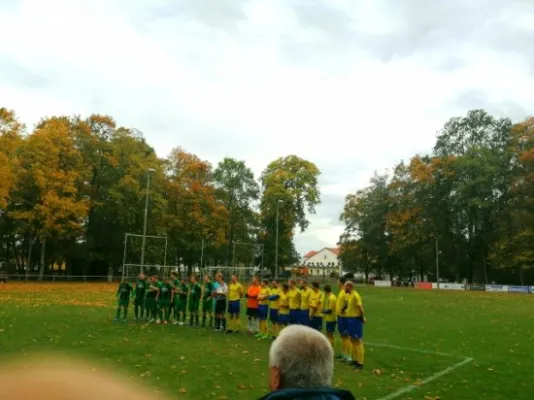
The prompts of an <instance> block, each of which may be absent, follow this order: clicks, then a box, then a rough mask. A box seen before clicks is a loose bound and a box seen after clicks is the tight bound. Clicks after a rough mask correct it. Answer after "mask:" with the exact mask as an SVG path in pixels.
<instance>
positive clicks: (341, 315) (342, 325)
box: [336, 276, 352, 362]
mask: <svg viewBox="0 0 534 400" xmlns="http://www.w3.org/2000/svg"><path fill="white" fill-rule="evenodd" d="M345 282H347V278H345V277H343V276H342V277H340V278H339V294H338V296H337V303H336V315H337V330H338V332H339V335H340V336H341V354H340V355H338V356H337V358H340V359H342V360H345V361H348V362H350V361H352V360H351V358H350V356H351V345H350V339H349V334H348V332H347V301H346V293H345Z"/></svg>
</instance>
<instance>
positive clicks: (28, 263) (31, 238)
mask: <svg viewBox="0 0 534 400" xmlns="http://www.w3.org/2000/svg"><path fill="white" fill-rule="evenodd" d="M33 241H34V239H33V237H32V236H30V243H29V245H28V261H27V263H26V280H28V276H29V274H30V268H31V265H32V249H33Z"/></svg>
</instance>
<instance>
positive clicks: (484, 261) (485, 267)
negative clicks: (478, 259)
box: [482, 256, 488, 285]
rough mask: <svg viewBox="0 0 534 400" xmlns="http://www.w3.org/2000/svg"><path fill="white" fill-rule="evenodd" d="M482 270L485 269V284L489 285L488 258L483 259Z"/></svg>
mask: <svg viewBox="0 0 534 400" xmlns="http://www.w3.org/2000/svg"><path fill="white" fill-rule="evenodd" d="M482 268H483V269H484V271H483V272H484V283H485V284H486V285H487V284H488V265H487V263H486V257H485V256H484V257H482Z"/></svg>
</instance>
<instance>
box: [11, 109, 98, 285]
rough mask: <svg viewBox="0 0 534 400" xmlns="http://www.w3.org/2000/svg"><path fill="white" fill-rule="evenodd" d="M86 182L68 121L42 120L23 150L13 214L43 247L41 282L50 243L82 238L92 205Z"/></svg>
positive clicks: (84, 169) (63, 119)
mask: <svg viewBox="0 0 534 400" xmlns="http://www.w3.org/2000/svg"><path fill="white" fill-rule="evenodd" d="M86 178H87V168H86V165H85V164H84V162H83V157H82V155H81V152H80V151H79V149H78V148H76V146H75V137H74V135H73V132H72V130H71V129H70V124H69V121H68V120H67V119H66V118H49V119H45V120H43V121H41V122H40V123H39V125H38V126H37V128H36V130H35V131H34V132H33V133H32V134H31V135H30V136H29V137H28V138H27V139H26V141H25V142H24V145H23V146H22V148H21V149H20V169H19V176H18V181H19V186H18V189H17V191H16V193H15V194H14V202H15V203H16V206H14V207H13V210H12V211H11V215H12V217H13V218H14V219H16V220H18V221H20V222H22V223H23V224H24V225H25V226H26V229H27V231H28V232H30V233H31V234H35V235H36V236H37V237H38V238H39V240H40V242H41V261H40V271H39V275H40V277H41V278H42V276H43V274H44V270H45V263H46V259H45V248H46V243H47V241H50V240H56V241H59V242H62V241H72V240H73V239H74V238H76V237H78V236H80V235H82V234H83V229H84V221H85V219H86V217H87V212H88V209H89V202H88V200H87V199H86V198H83V197H82V196H80V187H81V186H82V185H83V182H84V181H85V180H86Z"/></svg>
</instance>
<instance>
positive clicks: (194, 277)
mask: <svg viewBox="0 0 534 400" xmlns="http://www.w3.org/2000/svg"><path fill="white" fill-rule="evenodd" d="M190 280H191V283H197V276H196V275H191V278H190Z"/></svg>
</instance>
